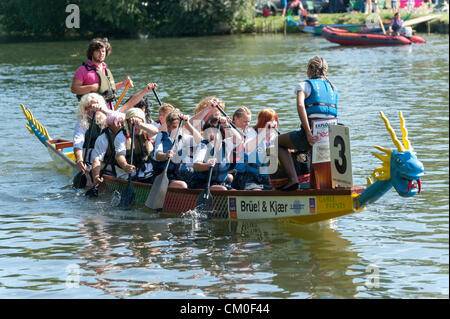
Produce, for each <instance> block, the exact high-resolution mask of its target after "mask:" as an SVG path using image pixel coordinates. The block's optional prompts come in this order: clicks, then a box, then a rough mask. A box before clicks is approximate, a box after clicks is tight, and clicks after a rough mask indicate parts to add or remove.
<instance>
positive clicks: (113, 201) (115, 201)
mask: <svg viewBox="0 0 450 319" xmlns="http://www.w3.org/2000/svg"><path fill="white" fill-rule="evenodd" d="M120 197H121V195H120V193H119V191H118V190H115V191H114V193H113V195H112V198H111V206H119V203H120Z"/></svg>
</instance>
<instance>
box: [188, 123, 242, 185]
mask: <svg viewBox="0 0 450 319" xmlns="http://www.w3.org/2000/svg"><path fill="white" fill-rule="evenodd" d="M219 121H220V125H221V126H220V134H217V133H218V132H217V127H218V125H219ZM229 123H230V121H229V119H227V118H225V117H220V116H218V115H213V116H211V117H209V118H208V120H207V121H206V123H205V125H204V126H203V140H202V141H201V143H200V144H199V145H198V147H197V149H196V151H195V154H194V174H193V176H192V180H191V182H190V183H189V188H205V187H206V185H207V183H208V177H209V174H208V172H209V169H210V168H211V167H213V174H212V178H211V189H215V190H227V189H230V188H231V182H232V181H233V177H232V176H231V175H230V174H229V171H230V170H231V164H232V161H231V160H232V152H233V150H234V148H235V144H234V143H233V140H237V141H238V143H240V142H241V141H240V138H241V135H240V134H239V132H237V131H236V130H235V129H233V128H232V127H231V126H230V124H229ZM216 135H218V140H217V145H216V147H217V151H216V152H214V140H215V138H216ZM214 153H216V154H215V156H214V157H213V155H214Z"/></svg>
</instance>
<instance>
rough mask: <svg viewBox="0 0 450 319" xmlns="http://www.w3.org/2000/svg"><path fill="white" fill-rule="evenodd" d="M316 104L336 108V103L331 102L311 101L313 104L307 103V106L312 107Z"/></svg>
mask: <svg viewBox="0 0 450 319" xmlns="http://www.w3.org/2000/svg"><path fill="white" fill-rule="evenodd" d="M316 105H325V106H329V107H334V108H336V105H334V104H329V103H311V104H308V105H306V108H310V107H312V106H316Z"/></svg>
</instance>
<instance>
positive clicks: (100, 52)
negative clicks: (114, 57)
mask: <svg viewBox="0 0 450 319" xmlns="http://www.w3.org/2000/svg"><path fill="white" fill-rule="evenodd" d="M110 54H111V45H110V43H109V42H108V39H107V38H103V39H100V38H95V39H92V40H91V42H90V43H89V46H88V49H87V51H86V57H87V59H88V61H87V62H83V64H82V65H81V66H80V67H78V69H77V70H76V72H75V75H74V77H73V80H72V88H71V90H72V93H73V94H76V95H77V98H78V99H81V96H83V95H84V94H87V93H91V92H97V93H99V94H100V95H102V96H103V97H104V99H105V100H106V102H107V105H108V108H109V109H111V110H112V109H113V102H114V101H115V100H116V99H117V90H119V89H121V88H123V87H125V86H126V85H127V83H128V81H130V79H129V78H128V77H127V79H126V80H125V81H122V82H119V83H115V82H114V77H113V75H112V73H111V71H110V70H109V68H108V66H107V64H106V63H105V59H106V58H107V57H108V56H109V55H110Z"/></svg>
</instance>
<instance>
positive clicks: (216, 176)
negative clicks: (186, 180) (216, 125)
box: [192, 140, 231, 183]
mask: <svg viewBox="0 0 450 319" xmlns="http://www.w3.org/2000/svg"><path fill="white" fill-rule="evenodd" d="M201 144H203V145H206V146H208V144H209V141H208V140H203V141H201ZM221 153H222V156H220V157H219V160H218V161H217V162H216V165H215V166H214V168H213V172H212V176H211V182H216V183H223V182H225V181H226V179H227V176H228V172H229V171H230V167H231V165H230V163H228V162H227V163H220V160H223V159H224V158H225V154H226V153H225V142H224V141H223V140H222V152H221ZM209 155H210V156H213V155H214V147H212V148H211V150H210V153H209ZM216 157H217V154H216ZM208 177H209V170H208V171H206V172H197V171H195V172H194V174H193V177H192V178H193V179H197V180H201V181H208Z"/></svg>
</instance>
